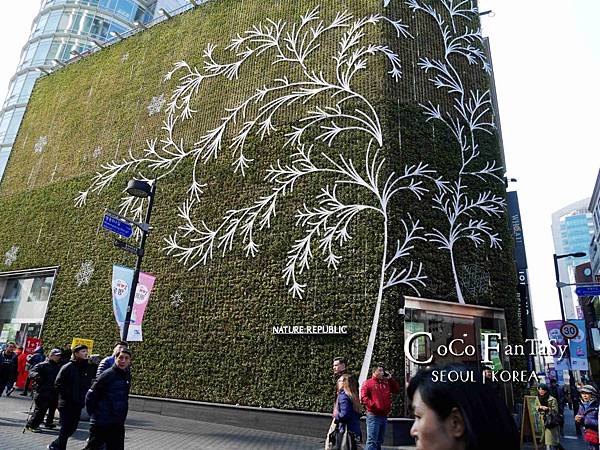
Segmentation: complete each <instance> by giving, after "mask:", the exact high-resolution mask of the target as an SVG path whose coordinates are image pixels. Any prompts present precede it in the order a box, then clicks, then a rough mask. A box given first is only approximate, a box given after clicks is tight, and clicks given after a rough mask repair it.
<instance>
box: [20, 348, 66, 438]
mask: <svg viewBox="0 0 600 450" xmlns="http://www.w3.org/2000/svg"><path fill="white" fill-rule="evenodd" d="M60 356H61V350H60V349H59V348H55V349H52V350H51V351H50V354H49V355H48V358H47V359H46V361H42V362H41V363H39V364H37V365H35V366H34V367H32V368H31V370H30V371H29V378H30V379H31V380H32V382H33V383H34V384H35V388H34V390H35V393H34V396H33V399H34V402H35V409H34V410H33V414H32V415H31V417H30V418H29V420H28V421H27V425H26V426H25V429H26V430H28V431H33V432H34V433H35V432H37V431H39V427H40V424H41V423H42V421H43V420H44V415H46V412H47V413H48V415H47V416H46V423H45V426H46V428H49V429H52V428H54V427H55V426H56V425H54V413H55V411H56V407H57V406H58V391H57V390H56V387H55V386H54V383H55V381H56V377H57V375H58V372H59V370H60V368H61V365H60Z"/></svg>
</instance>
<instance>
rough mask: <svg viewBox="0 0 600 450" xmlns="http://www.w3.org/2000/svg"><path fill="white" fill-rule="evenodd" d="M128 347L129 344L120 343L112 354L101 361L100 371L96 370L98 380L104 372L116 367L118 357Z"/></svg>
mask: <svg viewBox="0 0 600 450" xmlns="http://www.w3.org/2000/svg"><path fill="white" fill-rule="evenodd" d="M127 347H128V346H127V342H125V341H118V342H117V343H116V344H115V347H114V348H113V352H112V354H111V355H110V356H107V357H106V358H104V359H103V360H102V361H100V364H99V365H98V370H96V379H98V378H99V377H100V375H102V372H104V371H105V370H107V369H110V368H111V367H112V366H114V364H115V360H116V357H117V355H118V354H119V353H121V351H123V350H124V349H126V348H127Z"/></svg>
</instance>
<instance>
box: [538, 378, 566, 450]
mask: <svg viewBox="0 0 600 450" xmlns="http://www.w3.org/2000/svg"><path fill="white" fill-rule="evenodd" d="M538 400H539V402H540V406H538V408H537V409H538V411H539V413H540V416H541V420H542V423H543V424H544V432H543V434H542V442H541V443H542V444H544V445H545V446H546V450H558V448H559V446H560V432H559V420H558V419H557V417H558V415H559V414H560V411H559V409H558V400H557V399H555V398H554V397H552V396H551V395H550V389H549V388H548V385H547V384H545V383H542V384H540V385H539V386H538Z"/></svg>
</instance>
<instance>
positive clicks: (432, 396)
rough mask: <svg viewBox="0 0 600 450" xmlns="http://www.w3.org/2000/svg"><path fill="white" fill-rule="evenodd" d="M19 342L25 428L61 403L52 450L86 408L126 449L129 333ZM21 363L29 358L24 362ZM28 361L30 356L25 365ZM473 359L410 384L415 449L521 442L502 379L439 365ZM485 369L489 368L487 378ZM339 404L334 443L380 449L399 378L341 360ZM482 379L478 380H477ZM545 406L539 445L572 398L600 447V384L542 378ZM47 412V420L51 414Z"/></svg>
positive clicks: (429, 371) (555, 435)
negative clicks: (94, 341) (105, 351)
mask: <svg viewBox="0 0 600 450" xmlns="http://www.w3.org/2000/svg"><path fill="white" fill-rule="evenodd" d="M21 355H22V353H21V354H19V352H18V351H17V347H16V345H15V344H14V343H12V342H9V343H8V344H7V345H6V347H5V348H4V349H3V350H2V351H0V396H1V395H2V394H3V393H6V394H7V395H10V394H11V393H12V392H13V391H14V386H15V383H16V382H17V379H18V377H19V376H21V377H23V375H22V370H21V369H20V368H19V364H20V363H19V358H21V361H23V360H25V361H26V363H27V364H26V366H25V365H24V366H23V367H25V368H26V370H27V375H26V377H25V378H23V380H22V381H24V382H23V384H22V386H23V389H24V391H23V393H22V394H21V395H28V393H27V390H28V389H31V390H32V391H33V398H34V402H33V406H34V408H33V411H32V412H31V413H30V414H29V417H28V420H27V423H26V425H25V428H24V431H30V432H34V433H35V432H38V431H39V427H40V426H41V425H42V423H44V425H45V427H46V428H48V429H53V428H55V427H56V425H55V424H54V416H55V411H56V410H57V409H58V411H59V415H60V428H59V431H58V436H57V438H56V439H55V440H54V441H53V442H52V443H51V444H50V445H49V446H48V448H49V449H50V450H65V449H66V446H67V442H68V440H69V438H70V437H71V436H72V435H73V433H74V432H75V431H76V430H77V426H78V424H79V421H80V419H81V412H82V409H83V408H84V407H85V408H86V410H87V412H88V414H89V416H90V428H89V437H88V439H87V443H86V447H85V449H84V450H93V449H101V448H106V449H107V450H122V449H124V441H125V420H126V417H127V412H128V398H129V390H130V385H131V370H130V365H131V352H130V350H129V349H128V346H127V343H126V342H122V341H120V342H117V343H116V344H115V347H114V349H113V352H112V354H111V355H109V356H107V357H106V358H104V359H103V360H102V361H95V362H94V361H93V360H92V361H90V358H89V355H88V348H87V346H85V345H77V346H75V347H74V348H73V349H71V348H70V346H65V348H54V349H52V350H51V351H50V352H49V353H48V355H47V356H44V352H43V349H42V348H41V347H40V348H39V349H36V350H35V351H34V352H33V353H32V355H28V356H29V357H21ZM21 364H22V363H21ZM22 365H23V364H22ZM469 370H470V369H468V368H467V367H466V366H464V365H461V364H448V365H445V366H442V367H435V366H434V367H428V368H425V369H424V370H421V371H419V372H417V374H416V375H415V376H414V377H413V378H411V379H410V382H409V383H408V384H407V386H406V393H407V400H408V401H409V404H410V407H411V409H412V412H413V416H414V423H413V425H412V428H411V430H410V435H411V436H412V437H413V438H414V439H415V442H416V446H417V450H431V449H436V450H483V449H485V450H517V449H518V448H519V435H518V432H517V426H516V424H515V421H514V419H513V417H512V415H511V414H510V412H509V410H508V408H507V407H506V404H505V403H504V401H503V399H502V396H501V395H498V389H497V388H498V387H497V386H495V385H494V384H492V383H483V382H475V383H466V382H464V381H462V380H463V377H460V376H457V377H456V381H454V382H453V381H450V380H447V381H445V382H439V380H437V379H436V377H435V376H434V373H435V372H439V371H446V372H450V371H453V372H456V373H459V372H467V371H469ZM487 375H488V374H486V370H484V371H483V373H482V374H481V377H482V379H481V380H480V381H482V380H483V377H486V376H487ZM333 376H334V378H335V381H336V385H335V394H336V395H335V397H336V398H335V403H334V407H333V414H332V416H333V419H332V422H331V426H330V428H329V431H328V433H327V439H326V449H327V448H330V449H343V450H355V449H359V448H362V444H363V442H364V448H365V450H381V447H382V445H383V442H384V440H385V434H386V427H387V420H388V416H389V414H390V412H391V411H392V403H393V398H394V396H395V395H397V394H398V393H399V391H400V385H399V383H398V381H396V379H395V378H394V376H393V373H392V372H391V371H388V370H386V367H385V365H384V364H383V363H377V364H375V365H374V366H373V368H372V372H371V378H369V379H368V380H365V381H364V382H363V383H362V386H360V387H359V383H358V379H357V378H356V376H355V375H354V374H353V373H351V372H350V371H349V370H348V363H347V361H346V359H345V358H341V357H339V358H335V359H334V360H333ZM475 381H477V380H475ZM537 391H538V401H539V402H538V406H537V409H538V413H539V414H540V418H541V421H542V424H543V433H542V440H541V444H542V445H544V446H545V447H546V450H561V449H562V446H561V443H560V436H561V434H562V427H563V425H564V419H563V417H564V416H563V412H564V408H565V407H566V406H568V407H569V408H571V409H572V410H573V411H574V413H575V424H576V426H577V430H578V433H580V434H582V435H583V438H584V440H585V442H586V443H587V445H588V450H600V449H599V446H598V408H599V397H598V391H597V389H596V387H595V386H593V385H591V384H587V385H584V384H582V383H579V385H577V386H576V385H575V384H574V383H572V385H571V386H569V387H568V388H566V387H565V386H562V387H559V386H558V385H557V383H556V381H555V380H551V382H550V386H548V385H547V384H543V383H542V384H539V385H538V389H537ZM363 412H364V414H365V416H366V436H363V433H362V430H361V422H360V421H361V417H362V416H363ZM44 419H45V420H44Z"/></svg>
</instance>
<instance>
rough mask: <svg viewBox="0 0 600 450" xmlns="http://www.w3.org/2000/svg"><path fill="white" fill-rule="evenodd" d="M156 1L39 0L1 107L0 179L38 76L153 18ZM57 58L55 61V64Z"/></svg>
mask: <svg viewBox="0 0 600 450" xmlns="http://www.w3.org/2000/svg"><path fill="white" fill-rule="evenodd" d="M156 1H157V0H43V1H42V2H41V7H40V11H39V13H38V15H37V16H36V17H35V19H34V20H33V23H32V25H31V34H30V36H29V39H28V41H27V43H26V44H25V45H24V46H23V50H22V51H21V59H20V60H19V64H18V66H17V69H16V72H15V74H14V76H13V77H12V78H11V80H10V83H9V87H8V93H7V96H6V99H5V100H4V104H3V105H2V110H1V111H0V180H1V179H2V176H3V174H4V169H5V167H6V162H7V161H8V157H9V156H10V152H11V149H12V146H13V143H14V141H15V138H16V136H17V131H18V129H19V126H20V125H21V121H22V119H23V114H24V113H25V109H26V107H27V102H28V101H29V97H30V95H31V91H32V90H33V86H34V84H35V81H36V80H37V79H38V77H39V76H40V75H41V74H42V73H43V72H44V71H47V70H50V69H52V68H54V67H55V66H56V65H57V64H61V63H63V62H64V61H67V60H69V59H71V58H73V57H74V55H76V54H74V53H72V52H77V53H85V52H86V51H89V50H90V49H92V48H94V47H95V44H94V41H96V42H99V43H102V42H105V41H107V40H109V39H112V35H111V32H112V33H119V34H120V33H123V32H125V31H127V30H130V29H131V28H135V25H134V22H136V21H138V22H142V23H147V22H149V21H150V20H152V18H153V16H154V9H155V6H156ZM57 61H58V62H57Z"/></svg>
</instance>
